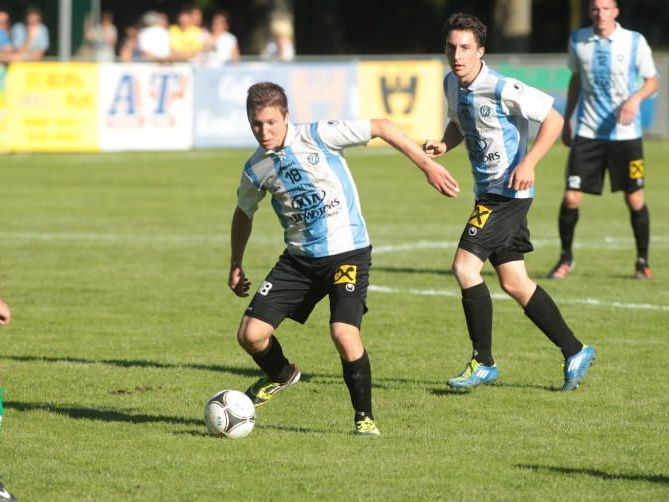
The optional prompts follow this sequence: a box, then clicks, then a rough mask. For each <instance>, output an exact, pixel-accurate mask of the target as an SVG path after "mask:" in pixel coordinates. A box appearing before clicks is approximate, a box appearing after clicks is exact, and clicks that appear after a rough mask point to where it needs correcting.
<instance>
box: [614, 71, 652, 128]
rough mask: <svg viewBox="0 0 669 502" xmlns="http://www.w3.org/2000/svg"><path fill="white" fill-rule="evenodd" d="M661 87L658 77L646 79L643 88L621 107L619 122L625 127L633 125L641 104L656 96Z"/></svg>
mask: <svg viewBox="0 0 669 502" xmlns="http://www.w3.org/2000/svg"><path fill="white" fill-rule="evenodd" d="M659 86H660V79H659V78H658V77H657V75H655V76H654V77H650V78H646V79H644V81H643V85H642V86H641V88H640V89H639V90H638V91H637V92H635V93H634V94H632V95H631V96H630V97H629V98H627V101H625V102H624V103H623V104H622V106H621V107H620V111H619V112H618V122H620V123H621V124H623V125H629V124H631V123H632V121H633V120H634V117H636V114H637V113H639V107H640V106H641V102H642V101H643V100H644V99H646V98H649V97H650V96H652V95H653V94H655V93H656V92H657V89H658V88H659Z"/></svg>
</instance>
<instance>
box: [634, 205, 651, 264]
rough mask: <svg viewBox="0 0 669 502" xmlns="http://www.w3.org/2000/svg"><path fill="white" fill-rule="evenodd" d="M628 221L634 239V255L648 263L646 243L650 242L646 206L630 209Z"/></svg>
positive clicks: (648, 216)
mask: <svg viewBox="0 0 669 502" xmlns="http://www.w3.org/2000/svg"><path fill="white" fill-rule="evenodd" d="M630 222H631V223H632V230H633V231H634V239H635V241H636V256H637V258H641V259H643V260H644V262H645V263H648V244H649V242H650V215H649V213H648V206H646V205H644V206H643V207H642V208H641V209H639V210H638V211H633V210H630Z"/></svg>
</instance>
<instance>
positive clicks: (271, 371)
mask: <svg viewBox="0 0 669 502" xmlns="http://www.w3.org/2000/svg"><path fill="white" fill-rule="evenodd" d="M251 357H252V358H253V360H254V361H255V362H256V364H257V365H258V366H260V368H261V369H262V370H263V371H264V372H265V373H266V374H267V376H268V377H270V379H271V380H272V381H273V382H285V381H286V380H287V379H288V377H289V376H290V370H291V368H290V363H289V362H288V359H286V357H285V356H284V355H283V350H282V349H281V344H280V343H279V340H277V339H276V337H275V336H274V335H272V336H271V337H270V339H269V345H268V346H267V348H266V349H265V350H263V351H262V352H258V353H256V354H251Z"/></svg>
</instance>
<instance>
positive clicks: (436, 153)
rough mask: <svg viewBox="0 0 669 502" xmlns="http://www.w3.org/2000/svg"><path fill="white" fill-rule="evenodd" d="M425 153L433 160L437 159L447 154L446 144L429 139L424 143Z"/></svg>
mask: <svg viewBox="0 0 669 502" xmlns="http://www.w3.org/2000/svg"><path fill="white" fill-rule="evenodd" d="M423 151H424V152H425V153H427V155H428V156H429V157H430V158H431V159H436V158H437V157H441V156H442V155H443V154H444V153H446V143H444V142H443V141H435V140H433V139H428V140H427V141H425V143H423Z"/></svg>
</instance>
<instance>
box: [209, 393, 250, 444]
mask: <svg viewBox="0 0 669 502" xmlns="http://www.w3.org/2000/svg"><path fill="white" fill-rule="evenodd" d="M204 423H205V424H207V429H209V432H211V433H212V434H222V435H224V436H226V437H229V438H232V439H238V438H243V437H244V436H248V435H249V434H251V431H252V430H253V426H254V425H255V423H256V409H255V406H253V402H252V401H251V400H250V399H249V398H248V396H247V395H246V394H244V393H243V392H239V391H238V390H222V391H220V392H218V393H216V394H215V395H214V396H212V397H211V398H210V399H209V400H208V401H207V405H206V406H205V407H204Z"/></svg>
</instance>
